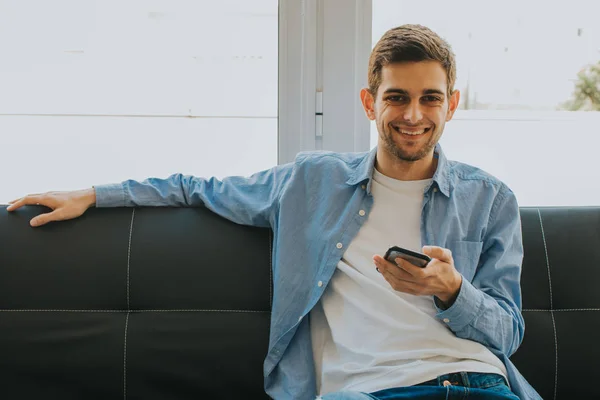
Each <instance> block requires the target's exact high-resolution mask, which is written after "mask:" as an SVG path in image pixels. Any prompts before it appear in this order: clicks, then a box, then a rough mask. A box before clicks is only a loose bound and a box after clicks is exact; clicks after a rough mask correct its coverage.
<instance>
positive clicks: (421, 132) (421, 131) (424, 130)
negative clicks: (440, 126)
mask: <svg viewBox="0 0 600 400" xmlns="http://www.w3.org/2000/svg"><path fill="white" fill-rule="evenodd" d="M392 128H393V129H394V130H395V131H396V132H398V133H400V134H402V135H407V136H420V135H424V134H426V133H428V132H429V131H430V130H431V128H422V129H419V130H415V129H411V130H407V129H402V128H400V127H397V126H392Z"/></svg>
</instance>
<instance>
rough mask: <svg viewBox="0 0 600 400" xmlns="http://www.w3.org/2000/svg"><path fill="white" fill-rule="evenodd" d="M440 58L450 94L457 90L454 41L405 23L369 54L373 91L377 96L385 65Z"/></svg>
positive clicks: (390, 31) (371, 89)
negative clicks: (451, 42)
mask: <svg viewBox="0 0 600 400" xmlns="http://www.w3.org/2000/svg"><path fill="white" fill-rule="evenodd" d="M418 61H438V62H439V63H440V64H442V67H443V68H444V69H445V70H446V79H447V81H448V93H447V94H448V96H449V95H451V94H452V92H453V91H454V82H455V81H456V61H455V60H454V53H453V52H452V48H451V47H450V44H448V42H446V41H445V40H444V39H442V38H441V37H439V36H438V34H437V33H435V32H434V31H432V30H431V29H429V28H427V27H425V26H422V25H411V24H409V25H402V26H399V27H397V28H392V29H390V30H389V31H387V32H386V33H385V34H384V35H383V36H382V37H381V39H379V41H378V42H377V44H376V45H375V47H374V48H373V51H371V56H370V57H369V91H370V92H371V94H372V95H373V96H376V95H377V89H379V85H381V70H382V68H383V67H385V66H386V65H389V64H393V63H400V62H418Z"/></svg>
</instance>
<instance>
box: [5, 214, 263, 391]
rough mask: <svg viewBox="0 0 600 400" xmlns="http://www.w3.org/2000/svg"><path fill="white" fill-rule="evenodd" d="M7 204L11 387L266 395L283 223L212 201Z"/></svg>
mask: <svg viewBox="0 0 600 400" xmlns="http://www.w3.org/2000/svg"><path fill="white" fill-rule="evenodd" d="M42 211H43V209H42V208H41V207H26V208H24V209H21V210H19V211H17V212H15V213H11V214H8V215H7V212H6V209H5V207H0V376H1V377H2V379H1V380H0V381H1V382H2V384H1V385H0V397H2V398H5V399H17V398H19V399H35V398H52V399H118V398H125V399H204V398H206V399H209V398H214V399H217V398H229V399H234V398H240V399H241V398H252V399H260V398H266V397H267V396H266V395H265V393H264V388H263V373H262V371H263V360H264V357H265V354H266V351H267V347H268V337H269V323H270V315H271V314H270V309H271V275H270V271H271V269H270V256H271V253H270V247H271V234H270V231H269V230H267V229H256V228H251V227H247V226H239V225H235V224H233V223H231V222H229V221H226V220H224V219H223V218H220V217H218V216H217V215H216V214H213V213H211V212H210V211H208V210H207V209H204V208H193V209H192V208H189V209H158V208H154V209H153V208H142V209H135V210H134V209H110V210H109V209H100V210H97V209H91V210H89V211H88V212H87V213H86V214H85V215H84V216H83V217H82V218H80V219H77V220H72V221H67V222H63V223H59V224H49V225H47V226H44V227H41V229H38V228H36V229H32V228H31V227H29V223H28V221H29V219H31V218H32V217H33V216H35V215H37V214H39V213H40V212H42Z"/></svg>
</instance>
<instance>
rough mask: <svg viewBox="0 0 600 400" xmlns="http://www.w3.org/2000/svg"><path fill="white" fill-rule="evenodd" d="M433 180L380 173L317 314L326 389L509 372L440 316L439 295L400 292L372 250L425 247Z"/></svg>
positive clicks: (320, 381) (315, 330) (318, 359)
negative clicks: (424, 220) (424, 214)
mask: <svg viewBox="0 0 600 400" xmlns="http://www.w3.org/2000/svg"><path fill="white" fill-rule="evenodd" d="M430 182H431V180H430V179H427V180H420V181H399V180H396V179H392V178H389V177H387V176H385V175H383V174H381V173H379V172H378V171H375V172H374V175H373V181H372V194H373V200H374V203H373V208H372V210H371V212H370V214H369V215H368V219H367V221H365V223H364V225H363V226H362V228H361V229H360V231H359V233H358V235H357V236H356V237H355V238H354V240H353V241H352V242H351V243H350V245H349V246H348V249H347V250H346V252H345V253H344V256H343V257H342V259H341V261H340V262H339V264H338V266H337V269H336V271H335V273H334V275H333V278H332V280H331V282H330V283H329V286H328V287H327V289H326V290H325V293H324V294H323V296H322V297H321V300H320V301H319V302H318V303H317V305H316V306H315V308H314V309H313V310H312V311H311V313H310V325H311V337H312V346H313V354H314V360H315V367H316V372H317V391H318V392H319V393H320V394H325V393H329V392H334V391H339V390H355V391H362V392H374V391H377V390H382V389H387V388H391V387H400V386H410V385H415V384H418V383H421V382H425V381H428V380H430V379H434V378H436V377H437V376H439V375H443V374H447V373H451V372H457V371H471V372H484V373H497V374H501V375H504V376H505V377H506V368H505V366H504V364H503V363H502V361H500V359H498V358H497V357H496V356H495V355H494V354H493V353H492V352H490V351H489V350H488V349H487V348H486V347H485V346H483V345H481V344H479V343H477V342H475V341H471V340H466V339H460V338H458V337H457V336H456V335H455V334H454V333H453V332H452V331H451V330H450V329H449V328H448V327H447V326H446V325H444V324H443V323H442V322H440V321H438V320H437V319H436V318H435V315H436V313H437V311H436V309H435V306H434V303H433V297H432V296H414V295H410V294H406V293H401V292H398V291H395V290H394V289H392V287H391V286H390V285H389V284H388V283H387V281H386V280H385V279H384V277H383V276H382V275H381V274H379V273H378V272H377V271H376V269H375V265H374V264H373V255H374V254H379V255H383V254H384V253H385V251H386V250H387V249H388V247H390V246H394V245H396V246H400V247H404V248H407V249H411V250H415V251H421V233H420V232H421V230H420V224H421V222H420V221H421V210H422V204H423V193H424V189H425V187H426V186H427V185H428V184H429V183H430Z"/></svg>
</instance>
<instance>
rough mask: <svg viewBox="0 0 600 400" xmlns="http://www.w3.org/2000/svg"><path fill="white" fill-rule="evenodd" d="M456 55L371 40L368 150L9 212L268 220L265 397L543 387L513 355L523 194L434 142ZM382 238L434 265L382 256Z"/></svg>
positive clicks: (420, 395)
mask: <svg viewBox="0 0 600 400" xmlns="http://www.w3.org/2000/svg"><path fill="white" fill-rule="evenodd" d="M455 65H456V64H455V60H454V55H453V53H452V50H451V48H450V46H449V45H448V43H446V42H445V41H444V40H443V39H441V38H440V37H439V36H438V35H436V34H435V33H434V32H432V31H431V30H429V29H427V28H425V27H423V26H419V25H404V26H401V27H398V28H395V29H392V30H390V31H388V32H387V33H386V34H385V35H384V36H383V37H382V38H381V39H380V41H379V42H378V43H377V45H376V46H375V48H374V49H373V52H372V54H371V57H370V60H369V87H368V88H365V89H363V90H362V91H361V93H360V97H361V100H362V103H363V105H364V108H365V112H366V115H367V117H368V118H370V119H371V120H375V121H376V124H377V129H378V131H379V139H378V145H377V147H376V148H375V149H373V150H372V151H371V152H369V153H333V152H313V153H301V154H299V155H298V156H297V158H296V160H295V162H294V163H290V164H285V165H280V166H276V167H274V168H272V169H269V170H266V171H262V172H259V173H256V174H254V175H253V176H251V177H249V178H243V177H229V178H225V179H223V180H222V181H219V180H216V179H204V178H198V177H192V176H183V175H181V174H176V175H173V176H171V177H169V178H167V179H155V178H153V179H148V180H145V181H143V182H137V181H133V180H128V181H125V182H123V183H120V184H112V185H103V186H97V187H95V188H92V189H87V190H82V191H77V192H70V193H60V192H53V193H46V194H43V195H31V196H27V197H24V198H22V199H19V200H16V201H14V202H12V203H11V204H12V205H11V206H10V207H9V211H14V210H16V209H18V208H19V207H21V206H22V205H25V204H35V203H39V204H43V205H45V206H48V207H50V208H52V209H53V211H52V212H51V213H48V214H43V215H39V216H38V217H36V218H34V219H33V220H32V221H31V224H32V226H39V225H43V224H45V223H48V222H50V221H58V220H64V219H70V218H76V217H78V216H80V215H81V214H83V213H84V212H85V210H86V209H87V208H88V207H90V206H94V205H95V206H97V207H123V206H206V207H208V208H209V209H211V210H212V211H214V212H215V213H217V214H219V215H221V216H223V217H225V218H228V219H230V220H232V221H234V222H236V223H239V224H247V225H254V226H263V227H270V228H272V229H273V232H274V244H275V246H274V249H273V269H274V271H273V272H274V273H273V284H274V297H273V309H272V316H271V318H272V319H271V332H270V342H269V350H268V354H267V356H266V359H265V363H264V375H265V390H266V392H267V393H268V394H269V395H270V396H272V397H273V398H275V399H314V398H315V396H317V395H320V396H322V398H323V399H327V400H335V399H376V400H377V399H407V398H411V399H454V398H456V399H516V398H521V399H539V398H540V397H539V395H538V394H537V393H536V392H535V390H534V389H533V388H532V387H531V386H530V385H529V384H528V383H527V382H526V381H525V379H524V378H523V377H522V376H521V375H520V374H519V372H518V371H517V369H516V368H515V366H514V365H513V364H512V363H511V362H510V360H509V356H510V355H511V354H513V353H514V352H515V351H516V350H517V348H518V346H519V345H520V343H521V341H522V338H523V332H524V323H523V318H522V315H521V289H520V276H521V261H522V257H523V247H522V239H521V225H520V219H519V209H518V205H517V201H516V199H515V196H514V194H513V193H512V192H511V191H510V189H509V188H508V187H507V186H506V185H504V184H503V183H502V182H500V181H499V180H498V179H496V178H494V177H493V176H491V175H489V174H487V173H485V172H483V171H481V170H479V169H477V168H475V167H471V166H468V165H466V164H462V163H459V162H454V161H449V160H447V159H446V157H445V156H444V153H443V152H442V149H441V147H440V146H439V145H438V141H439V139H440V137H441V135H442V133H443V130H444V126H445V123H446V122H448V121H450V120H451V119H452V116H453V114H454V112H455V110H456V108H457V106H458V104H459V100H460V93H459V92H458V91H457V90H455V89H454V82H455V76H456V66H455ZM392 245H397V246H400V247H404V248H407V249H410V250H413V251H422V252H423V253H425V254H426V255H428V256H429V257H431V261H430V262H429V263H428V264H427V265H426V266H425V267H423V268H421V267H418V266H416V265H413V264H411V263H410V262H408V261H405V260H403V259H401V258H397V259H395V260H392V262H390V261H387V260H385V259H383V258H382V257H381V254H383V253H385V251H386V250H387V248H388V247H390V246H392ZM224 395H226V394H224Z"/></svg>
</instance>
